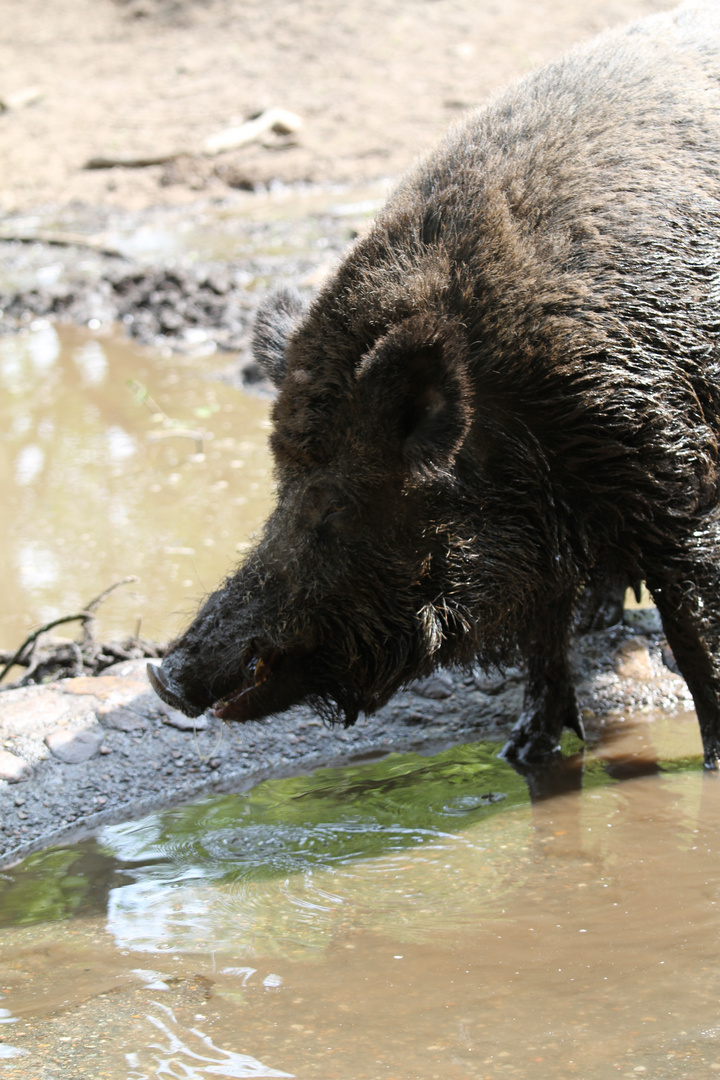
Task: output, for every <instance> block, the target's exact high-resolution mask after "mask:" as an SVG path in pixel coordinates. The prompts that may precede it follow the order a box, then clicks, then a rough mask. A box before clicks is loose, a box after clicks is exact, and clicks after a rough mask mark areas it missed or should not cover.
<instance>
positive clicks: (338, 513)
mask: <svg viewBox="0 0 720 1080" xmlns="http://www.w3.org/2000/svg"><path fill="white" fill-rule="evenodd" d="M347 512H348V507H347V506H340V505H338V504H335V503H331V505H330V506H328V507H327V509H326V510H325V511H324V512H323V516H322V518H321V519H320V524H321V525H325V524H326V523H327V522H328V521H333V520H337V519H338V518H341V517H343V516H344V515H345V514H347Z"/></svg>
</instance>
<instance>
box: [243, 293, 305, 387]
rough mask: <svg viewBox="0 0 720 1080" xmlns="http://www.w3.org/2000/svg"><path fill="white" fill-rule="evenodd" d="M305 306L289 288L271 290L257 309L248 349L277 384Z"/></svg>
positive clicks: (283, 376)
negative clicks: (277, 290)
mask: <svg viewBox="0 0 720 1080" xmlns="http://www.w3.org/2000/svg"><path fill="white" fill-rule="evenodd" d="M304 308H305V305H304V303H303V301H302V299H301V297H300V295H299V294H298V293H296V292H295V291H294V290H293V289H283V290H282V291H281V292H277V293H273V295H272V296H269V297H268V298H267V300H264V301H263V303H262V304H261V305H260V307H259V308H258V312H257V315H256V316H255V329H254V332H253V339H252V351H253V356H254V357H255V360H256V362H257V363H258V365H259V366H260V368H261V369H262V372H263V374H264V375H267V377H268V378H269V379H271V380H272V381H273V382H274V383H275V385H276V386H277V387H279V386H280V384H281V383H282V381H283V379H284V378H285V373H286V370H287V357H286V353H285V349H286V346H287V343H288V340H289V338H290V337H291V335H292V333H293V331H294V330H295V327H296V326H297V324H298V322H299V321H300V316H301V315H302V313H303V311H304Z"/></svg>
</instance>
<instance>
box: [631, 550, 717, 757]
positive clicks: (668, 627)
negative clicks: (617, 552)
mask: <svg viewBox="0 0 720 1080" xmlns="http://www.w3.org/2000/svg"><path fill="white" fill-rule="evenodd" d="M678 563H680V566H682V562H681V560H680V559H677V560H676V559H673V560H672V565H673V569H672V571H670V572H668V570H667V569H666V568H663V570H662V571H661V572H660V573H657V574H653V573H651V572H648V574H647V584H648V588H649V589H650V592H651V593H652V595H653V599H654V600H655V603H656V604H657V607H658V610H659V612H660V616H661V618H662V623H663V629H664V631H665V636H666V637H667V640H668V644H669V646H670V648H671V649H672V651H673V654H674V656H675V660H676V661H677V666H678V668H679V669H680V673H681V674H682V676H683V678H684V679H685V682H686V683H687V685H688V689H689V690H690V693H691V694H692V696H693V701H694V702H695V711H696V713H697V718H698V722H699V724H700V734H701V736H702V741H703V753H704V761H705V768H706V769H717V768H718V764H720V668H719V666H718V659H717V658H718V656H720V622H719V620H720V574H719V573H718V567H717V565H716V563H715V561H714V560H713V561H712V563H709V564H708V563H707V562H703V563H698V562H697V561H696V562H694V563H693V564H692V565H687V564H686V565H685V566H684V567H683V568H682V569H683V570H684V571H685V572H682V570H681V569H680V566H678Z"/></svg>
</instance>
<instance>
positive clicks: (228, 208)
mask: <svg viewBox="0 0 720 1080" xmlns="http://www.w3.org/2000/svg"><path fill="white" fill-rule="evenodd" d="M389 187H390V184H389V183H388V182H385V181H378V182H377V183H375V184H373V185H369V186H368V187H365V188H363V189H360V190H359V189H356V188H347V187H340V186H337V185H336V186H333V187H326V188H322V187H320V186H308V185H302V184H297V185H281V184H277V185H275V186H274V187H273V189H272V190H271V191H266V192H264V193H261V194H253V195H248V194H229V195H228V196H226V197H224V198H222V199H215V200H202V201H198V202H197V203H196V204H195V205H194V206H191V207H189V208H187V207H186V208H183V210H182V212H179V211H178V210H176V209H174V208H170V207H154V208H150V209H146V210H143V211H139V212H135V213H132V214H127V213H124V212H121V211H116V210H112V209H110V208H102V209H101V208H98V207H90V206H82V205H79V206H78V205H76V206H73V207H66V208H59V207H47V208H45V209H43V210H41V211H38V212H37V213H36V214H33V215H11V216H8V217H6V218H5V219H4V221H3V224H2V228H0V333H17V332H18V331H22V330H23V328H25V327H28V326H30V325H32V324H33V322H34V321H35V320H37V319H43V318H48V319H51V320H55V321H58V322H66V323H74V324H76V325H80V326H88V327H90V328H91V329H99V328H110V327H112V326H113V325H119V327H121V329H122V332H124V333H125V334H127V335H128V336H129V337H130V338H132V339H134V340H136V341H137V342H139V343H140V344H142V345H148V346H152V347H153V348H156V349H167V350H171V351H173V352H182V353H186V354H190V355H193V354H197V353H201V354H203V355H208V354H209V353H213V352H217V353H218V369H219V373H220V374H221V375H222V377H224V378H226V379H228V380H229V381H231V382H232V383H233V384H235V385H238V386H244V387H248V388H251V389H252V390H253V391H254V392H263V391H264V390H268V389H269V388H267V387H263V385H258V384H259V383H261V377H260V373H259V371H258V369H257V367H256V366H255V364H254V363H253V361H252V358H251V356H250V351H249V345H250V336H251V332H252V324H253V318H254V313H255V309H256V307H257V305H258V303H259V302H260V300H261V298H262V296H263V295H264V294H265V293H266V292H267V291H269V290H270V289H271V288H272V289H276V288H280V287H283V286H287V285H292V286H293V287H294V288H296V289H298V291H299V292H300V293H301V294H304V295H306V296H308V297H309V296H310V295H311V294H312V293H313V292H315V291H316V290H317V288H318V286H319V285H321V284H322V281H323V279H324V278H325V276H326V275H327V274H328V273H329V272H330V270H331V269H332V268H333V267H334V266H335V265H336V264H337V263H338V262H339V260H340V257H341V255H342V254H343V252H344V251H345V250H346V249H347V247H348V245H349V244H351V243H352V241H353V239H354V238H355V237H356V236H358V235H359V234H360V233H361V232H362V231H363V230H364V229H365V228H367V226H368V224H369V221H370V218H371V216H372V214H373V213H374V212H375V211H376V210H377V209H378V208H379V207H380V206H381V205H382V202H383V200H384V196H385V194H386V192H387V191H388V190H389ZM189 226H191V227H189ZM224 353H232V354H235V356H233V359H232V362H229V360H228V358H224V357H223V354H224Z"/></svg>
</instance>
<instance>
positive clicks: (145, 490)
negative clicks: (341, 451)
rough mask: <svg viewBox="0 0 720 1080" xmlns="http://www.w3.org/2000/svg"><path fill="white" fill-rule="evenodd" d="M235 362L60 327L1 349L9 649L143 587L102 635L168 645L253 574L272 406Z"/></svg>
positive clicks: (0, 541)
mask: <svg viewBox="0 0 720 1080" xmlns="http://www.w3.org/2000/svg"><path fill="white" fill-rule="evenodd" d="M227 362H228V358H227V357H219V356H217V355H215V356H205V357H202V356H194V357H192V358H191V357H187V356H179V355H173V356H162V355H159V354H158V353H157V351H155V352H153V351H150V350H147V349H142V348H140V347H138V346H137V345H134V344H133V343H132V342H130V341H128V340H126V339H125V338H123V337H121V336H115V337H113V336H109V335H107V334H104V335H98V334H93V333H91V332H90V331H83V330H80V329H77V328H71V327H58V326H53V325H50V324H49V323H44V322H40V323H36V324H34V325H33V326H32V327H30V328H28V329H27V330H26V331H25V332H23V333H20V334H16V335H13V336H7V337H0V501H1V502H2V506H3V509H4V513H3V517H2V521H1V522H0V561H1V562H2V565H3V568H4V570H3V589H2V596H3V611H2V613H1V614H0V648H6V649H10V648H12V647H14V646H15V645H18V644H19V643H20V641H22V640H23V638H24V636H25V634H26V633H27V632H28V631H29V630H30V629H33V628H34V627H35V626H37V625H38V624H42V623H45V622H47V621H49V620H51V619H54V618H57V617H58V616H61V615H67V614H70V613H72V612H74V611H79V610H82V607H83V605H84V604H86V603H87V602H88V601H89V600H91V599H92V598H93V597H94V596H96V595H98V594H99V593H100V592H101V591H102V590H103V589H105V588H107V586H108V585H110V584H112V583H113V582H115V581H117V580H118V579H120V578H123V577H125V576H127V575H136V576H137V578H138V580H137V582H136V583H134V584H132V585H130V586H126V587H125V588H124V589H122V590H118V591H117V592H116V593H114V594H113V596H112V597H111V598H110V599H108V601H107V602H106V603H105V604H104V606H103V607H102V609H101V612H100V620H99V621H100V632H101V634H102V635H103V636H105V637H106V638H107V637H109V636H112V635H116V636H120V637H126V636H129V635H130V634H132V633H133V632H134V631H135V630H136V628H137V626H138V623H139V622H140V621H141V623H142V627H141V629H142V634H143V636H144V637H148V638H150V639H154V640H158V641H163V640H167V639H168V638H169V637H170V636H172V635H174V634H175V633H176V632H177V631H178V630H179V628H180V626H181V625H182V624H183V622H184V621H185V620H186V619H187V617H188V616H189V615H190V614H191V613H192V610H193V608H194V606H195V605H196V603H197V600H198V599H199V598H200V597H202V596H203V595H204V594H205V593H206V592H207V591H209V590H210V589H212V588H214V587H216V585H217V584H218V582H219V580H220V578H221V577H222V575H223V574H224V573H225V572H226V571H227V570H229V569H230V567H231V565H232V564H233V562H235V561H237V559H238V558H239V553H241V552H242V550H243V549H244V548H245V547H246V546H247V543H248V538H249V535H250V534H251V533H252V532H253V530H255V529H256V528H258V527H259V525H260V524H261V523H262V521H263V520H264V519H265V517H266V516H267V513H268V510H269V508H270V505H271V501H272V491H271V466H270V460H269V456H268V452H267V448H266V442H267V426H268V421H267V403H266V402H264V401H262V400H260V399H257V398H252V397H249V396H248V395H246V394H243V393H241V392H240V391H238V390H234V389H232V388H231V387H230V386H228V385H226V384H225V383H223V382H221V381H219V379H218V378H216V377H215V375H216V372H217V370H218V368H221V367H223V366H224V365H225V364H226V363H227ZM58 632H60V633H62V630H60V631H58ZM65 632H66V633H67V634H68V636H73V635H74V634H75V632H76V626H70V627H69V628H68V629H67V630H66V631H65Z"/></svg>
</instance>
